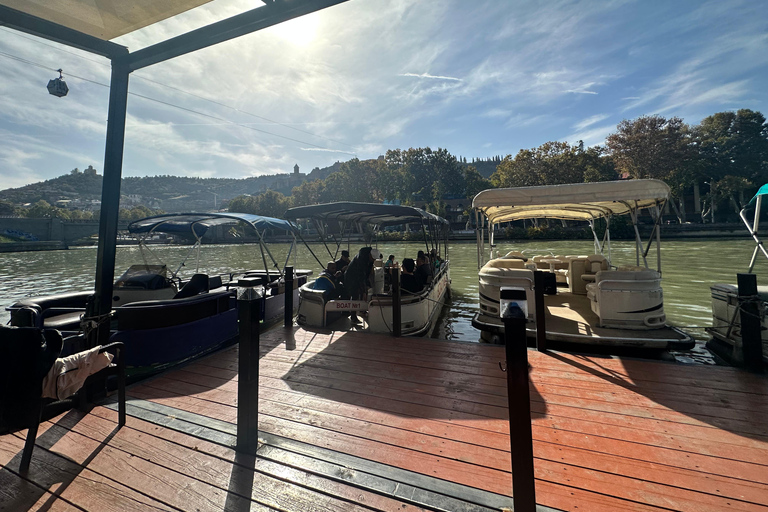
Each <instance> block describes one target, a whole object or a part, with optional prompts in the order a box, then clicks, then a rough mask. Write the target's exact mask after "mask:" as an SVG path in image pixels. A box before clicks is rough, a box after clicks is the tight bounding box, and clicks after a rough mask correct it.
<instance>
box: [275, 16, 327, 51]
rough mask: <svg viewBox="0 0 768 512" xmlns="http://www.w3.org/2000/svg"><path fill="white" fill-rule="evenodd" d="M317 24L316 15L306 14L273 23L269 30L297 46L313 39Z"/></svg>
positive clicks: (304, 44) (306, 43)
mask: <svg viewBox="0 0 768 512" xmlns="http://www.w3.org/2000/svg"><path fill="white" fill-rule="evenodd" d="M318 25H319V20H318V17H317V16H314V15H312V14H307V15H305V16H300V17H298V18H294V19H292V20H290V21H285V22H283V23H280V24H278V25H275V26H274V27H271V28H270V29H269V30H270V32H271V33H273V34H275V35H277V36H279V37H281V38H283V39H285V40H287V41H290V42H291V43H293V44H295V45H297V46H306V45H308V44H309V43H311V42H312V41H313V40H314V39H315V35H316V34H317V27H318Z"/></svg>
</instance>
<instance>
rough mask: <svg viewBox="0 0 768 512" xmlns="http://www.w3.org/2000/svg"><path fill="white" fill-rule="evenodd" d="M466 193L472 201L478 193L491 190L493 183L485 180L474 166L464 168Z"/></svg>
mask: <svg viewBox="0 0 768 512" xmlns="http://www.w3.org/2000/svg"><path fill="white" fill-rule="evenodd" d="M464 187H465V188H464V192H465V197H466V198H467V199H472V198H473V197H475V196H476V195H477V194H478V192H482V191H483V190H485V189H488V188H491V181H490V180H487V179H485V178H483V176H482V175H481V174H480V173H479V172H477V169H475V167H474V166H472V165H470V166H469V167H465V168H464Z"/></svg>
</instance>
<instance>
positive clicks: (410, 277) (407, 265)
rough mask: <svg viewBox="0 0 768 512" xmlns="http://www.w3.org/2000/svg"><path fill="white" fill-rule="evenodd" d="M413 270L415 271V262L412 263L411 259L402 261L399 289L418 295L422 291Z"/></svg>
mask: <svg viewBox="0 0 768 512" xmlns="http://www.w3.org/2000/svg"><path fill="white" fill-rule="evenodd" d="M414 270H416V262H415V261H413V258H405V259H403V273H402V275H401V276H400V289H401V290H404V291H405V292H407V293H419V292H420V291H421V290H422V289H423V286H422V285H421V283H419V280H418V278H417V277H416V276H415V275H414V274H413V271H414Z"/></svg>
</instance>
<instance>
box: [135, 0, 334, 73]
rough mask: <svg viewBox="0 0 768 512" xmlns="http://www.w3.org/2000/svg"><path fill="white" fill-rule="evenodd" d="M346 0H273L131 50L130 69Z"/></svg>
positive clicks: (142, 66)
mask: <svg viewBox="0 0 768 512" xmlns="http://www.w3.org/2000/svg"><path fill="white" fill-rule="evenodd" d="M346 1H347V0H293V1H282V2H274V3H272V4H269V5H265V6H263V7H258V8H256V9H252V10H250V11H248V12H244V13H242V14H238V15H237V16H232V17H231V18H227V19H226V20H222V21H219V22H217V23H212V24H210V25H208V26H205V27H202V28H199V29H197V30H193V31H191V32H187V33H186V34H182V35H180V36H177V37H174V38H171V39H168V40H166V41H163V42H161V43H157V44H154V45H152V46H148V47H147V48H143V49H141V50H137V51H135V52H133V53H131V57H130V67H131V71H136V70H137V69H141V68H145V67H147V66H151V65H152V64H157V63H158V62H163V61H166V60H169V59H172V58H174V57H178V56H180V55H186V54H187V53H191V52H194V51H197V50H201V49H203V48H207V47H209V46H213V45H215V44H218V43H222V42H224V41H229V40H230V39H235V38H237V37H240V36H243V35H246V34H250V33H251V32H256V31H257V30H261V29H264V28H267V27H271V26H273V25H277V24H278V23H282V22H284V21H288V20H291V19H293V18H297V17H299V16H303V15H305V14H310V13H313V12H315V11H319V10H322V9H325V8H326V7H331V6H334V5H336V4H340V3H343V2H346Z"/></svg>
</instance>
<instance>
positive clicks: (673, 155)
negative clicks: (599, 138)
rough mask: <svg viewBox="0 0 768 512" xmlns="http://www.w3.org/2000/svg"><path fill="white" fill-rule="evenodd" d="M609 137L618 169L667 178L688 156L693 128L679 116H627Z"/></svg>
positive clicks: (641, 176)
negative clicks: (668, 117) (631, 117)
mask: <svg viewBox="0 0 768 512" xmlns="http://www.w3.org/2000/svg"><path fill="white" fill-rule="evenodd" d="M617 129H618V131H617V132H616V133H612V134H611V135H609V136H608V138H607V139H606V146H607V147H608V152H609V153H610V155H611V156H612V157H613V161H614V164H615V165H616V169H617V170H618V171H619V172H622V173H625V174H626V175H627V176H629V177H632V178H655V179H661V180H664V179H666V178H667V177H669V176H670V175H671V174H672V173H673V172H675V171H676V170H677V169H678V168H679V167H680V166H681V165H682V163H683V162H685V161H686V160H687V158H688V156H689V142H690V138H689V135H690V129H689V128H688V125H686V124H685V123H684V122H683V120H682V119H680V118H679V117H672V118H670V119H666V118H664V117H662V116H658V115H653V116H641V117H638V118H637V119H634V120H632V121H630V120H627V119H624V120H623V121H622V122H620V123H619V124H618V126H617Z"/></svg>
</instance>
